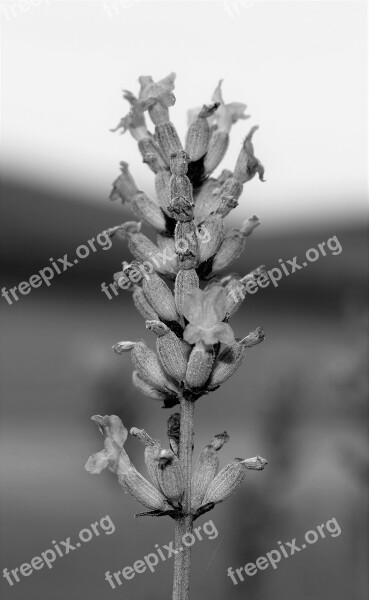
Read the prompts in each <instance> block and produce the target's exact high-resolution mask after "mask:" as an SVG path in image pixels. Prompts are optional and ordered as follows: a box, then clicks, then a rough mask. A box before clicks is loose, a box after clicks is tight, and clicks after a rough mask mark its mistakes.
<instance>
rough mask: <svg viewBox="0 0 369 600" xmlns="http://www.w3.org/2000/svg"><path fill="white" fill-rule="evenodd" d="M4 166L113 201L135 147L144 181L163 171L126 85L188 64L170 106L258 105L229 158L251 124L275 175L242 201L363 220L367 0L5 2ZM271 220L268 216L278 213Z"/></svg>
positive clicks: (314, 216) (179, 111) (311, 217)
mask: <svg viewBox="0 0 369 600" xmlns="http://www.w3.org/2000/svg"><path fill="white" fill-rule="evenodd" d="M0 9H1V20H2V23H1V37H2V44H1V64H2V86H1V87H2V94H1V138H2V143H1V155H2V168H3V172H4V173H5V174H8V175H13V176H16V177H18V178H23V179H24V180H25V181H28V180H29V181H34V182H37V183H38V184H40V185H50V183H51V184H54V185H55V186H57V187H58V189H68V190H69V189H71V190H72V191H73V190H75V191H76V192H79V193H83V194H84V196H85V197H86V200H87V201H90V202H105V201H106V199H107V197H108V194H109V192H110V187H111V182H112V180H113V179H114V178H115V177H116V176H117V175H118V164H119V161H120V160H126V161H127V162H128V163H129V164H130V166H131V171H132V172H133V174H134V176H135V179H136V180H137V182H138V185H139V187H140V188H142V189H144V190H145V191H147V192H148V193H151V194H152V193H153V178H152V175H151V172H150V171H149V170H148V168H147V166H146V165H143V164H142V162H141V156H140V154H139V153H138V151H137V147H136V144H135V142H134V141H133V140H132V138H130V137H129V134H125V135H124V136H121V135H119V134H117V133H115V134H113V133H111V132H110V131H109V128H111V127H114V126H115V125H116V124H117V123H118V121H119V119H120V118H121V117H122V116H123V115H124V114H126V112H127V110H128V106H127V103H126V102H125V101H124V100H123V99H122V90H123V89H129V90H131V91H133V92H134V93H137V92H138V82H137V79H138V77H139V76H140V75H152V76H153V77H154V79H161V78H162V77H164V76H165V75H167V74H169V73H170V72H171V71H175V72H176V73H177V80H176V89H175V95H176V98H177V101H176V105H175V106H174V107H173V109H172V111H171V118H172V121H173V122H174V123H175V124H176V126H177V129H178V131H179V133H180V136H181V137H182V139H184V136H185V133H186V111H187V110H188V109H189V108H191V107H194V106H199V105H201V104H203V103H207V102H209V101H210V99H211V95H212V92H213V90H214V88H215V86H216V84H217V82H218V80H219V79H220V78H222V79H224V83H223V94H224V98H225V101H226V102H232V101H239V102H245V103H246V104H247V105H248V109H247V114H249V115H251V117H250V119H248V120H245V121H240V122H239V123H237V124H236V125H235V126H234V128H233V129H232V134H231V146H230V150H229V152H228V155H227V157H226V159H225V160H224V161H223V163H222V168H230V169H232V168H233V166H234V164H235V161H236V158H237V154H238V152H239V150H240V148H241V144H242V140H243V138H244V137H245V135H246V134H247V132H248V130H249V128H250V127H251V126H252V125H255V124H258V125H259V126H260V129H259V131H258V132H257V133H256V134H255V136H254V144H255V154H256V156H258V157H259V158H260V159H261V161H262V162H263V164H264V165H265V178H266V180H267V181H266V182H265V183H261V182H259V181H258V180H256V178H255V179H254V180H253V181H251V182H250V183H248V184H247V186H245V190H244V195H243V197H242V201H241V206H240V208H239V210H240V213H239V214H240V215H241V216H242V217H247V216H249V215H250V214H253V213H256V214H257V215H259V216H260V218H261V220H262V221H263V223H266V225H267V226H269V227H271V226H273V227H274V226H276V225H284V224H285V223H286V222H288V223H299V224H301V223H302V224H304V223H311V222H313V223H318V222H319V221H321V220H323V221H325V222H326V221H329V220H330V221H331V222H332V223H333V222H335V220H336V221H337V220H339V221H346V220H348V221H357V220H360V219H362V218H363V215H364V213H366V212H367V207H366V204H367V200H366V198H367V190H366V166H367V114H366V111H367V101H368V98H367V58H366V56H367V3H366V2H360V1H354V0H350V1H347V2H336V1H334V0H330V1H325V2H322V1H319V0H316V1H314V0H310V1H299V0H295V1H294V2H291V1H279V0H273V1H270V2H264V1H262V0H255V1H253V2H252V1H246V0H225V1H212V2H201V1H196V2H192V1H173V0H172V1H171V2H158V1H155V0H154V1H153V0H151V1H150V2H145V1H143V0H131V1H130V0H121V1H120V0H117V1H115V0H106V1H105V2H104V1H98V2H95V1H89V0H86V1H75V0H70V1H58V0H19V1H17V0H14V1H13V0H9V1H5V2H4V1H3V2H1V6H0ZM268 224H269V225H268Z"/></svg>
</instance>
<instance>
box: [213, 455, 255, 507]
mask: <svg viewBox="0 0 369 600" xmlns="http://www.w3.org/2000/svg"><path fill="white" fill-rule="evenodd" d="M245 475H246V468H245V466H244V464H243V463H242V459H240V458H235V459H234V460H233V461H232V462H231V463H229V464H228V465H226V466H225V467H223V469H221V470H220V471H219V473H218V475H216V477H215V478H214V479H213V481H212V482H211V483H210V485H209V487H208V489H207V490H206V493H205V496H204V499H203V501H202V504H203V505H204V504H208V503H209V502H211V503H214V504H217V503H218V502H223V500H226V499H227V498H228V497H229V496H231V495H232V494H233V493H234V492H235V491H236V490H237V488H238V487H239V486H240V485H241V484H242V482H243V480H244V478H245Z"/></svg>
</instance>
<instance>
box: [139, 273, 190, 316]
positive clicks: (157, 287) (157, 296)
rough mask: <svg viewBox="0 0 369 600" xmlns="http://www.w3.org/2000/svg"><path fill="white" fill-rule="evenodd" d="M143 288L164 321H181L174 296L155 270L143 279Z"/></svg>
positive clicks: (150, 302)
mask: <svg viewBox="0 0 369 600" xmlns="http://www.w3.org/2000/svg"><path fill="white" fill-rule="evenodd" d="M142 289H143V291H144V293H145V296H146V298H147V300H148V302H149V304H150V305H151V306H152V307H153V309H154V311H155V312H156V313H157V314H158V315H159V318H160V319H161V320H162V321H166V322H168V321H178V322H180V321H181V319H180V317H179V315H178V313H177V308H176V303H175V301H174V296H173V294H172V292H171V291H170V289H169V287H168V286H167V284H166V283H165V282H164V281H163V280H162V279H161V278H160V277H159V275H157V274H156V273H155V272H153V273H151V274H150V275H148V276H147V277H144V279H143V280H142Z"/></svg>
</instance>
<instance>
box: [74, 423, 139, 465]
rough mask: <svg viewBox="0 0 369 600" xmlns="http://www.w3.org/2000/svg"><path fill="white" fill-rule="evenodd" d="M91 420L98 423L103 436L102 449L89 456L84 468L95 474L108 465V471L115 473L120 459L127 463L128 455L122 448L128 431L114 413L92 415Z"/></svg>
mask: <svg viewBox="0 0 369 600" xmlns="http://www.w3.org/2000/svg"><path fill="white" fill-rule="evenodd" d="M91 420H92V421H95V423H97V424H98V426H99V429H100V431H101V433H102V434H103V436H104V437H105V440H104V450H101V451H100V452H96V454H93V455H92V456H90V458H89V459H88V461H87V463H86V465H85V469H86V471H88V472H89V473H92V474H93V475H96V474H99V473H101V471H103V470H104V469H106V468H107V467H108V468H109V469H110V471H112V472H113V473H115V472H116V470H117V468H118V464H119V462H120V461H121V460H122V461H123V462H127V464H129V458H128V455H127V453H126V451H125V450H124V448H123V446H124V444H125V442H126V439H127V436H128V431H127V429H126V428H125V427H124V425H123V423H122V421H121V420H120V418H119V417H117V416H116V415H110V416H108V415H106V416H105V417H101V416H100V415H94V416H93V417H91Z"/></svg>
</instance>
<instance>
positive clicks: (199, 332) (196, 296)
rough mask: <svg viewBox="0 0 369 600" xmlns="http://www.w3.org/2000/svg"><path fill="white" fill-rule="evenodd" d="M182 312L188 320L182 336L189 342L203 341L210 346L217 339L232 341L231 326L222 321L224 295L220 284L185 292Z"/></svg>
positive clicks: (224, 314)
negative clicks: (205, 289)
mask: <svg viewBox="0 0 369 600" xmlns="http://www.w3.org/2000/svg"><path fill="white" fill-rule="evenodd" d="M183 314H184V316H185V317H186V319H187V320H188V321H189V324H188V325H187V327H186V329H185V332H184V335H183V338H184V340H185V341H186V342H188V343H189V344H196V343H197V342H199V341H203V342H204V344H205V345H210V346H211V345H213V344H216V343H217V342H218V341H219V342H223V343H225V344H230V343H232V342H233V341H234V333H233V330H232V328H231V327H230V325H228V324H227V323H222V321H223V319H224V318H225V316H226V296H225V292H224V289H223V288H222V287H221V286H214V287H213V288H211V289H209V290H208V291H206V292H204V291H203V290H194V291H193V292H190V293H189V294H187V296H186V298H185V300H184V303H183Z"/></svg>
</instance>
